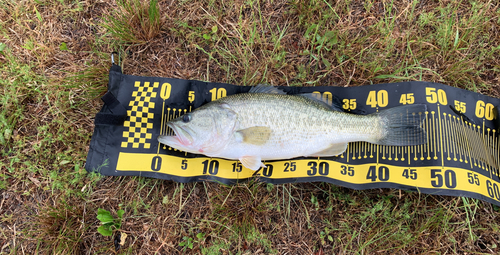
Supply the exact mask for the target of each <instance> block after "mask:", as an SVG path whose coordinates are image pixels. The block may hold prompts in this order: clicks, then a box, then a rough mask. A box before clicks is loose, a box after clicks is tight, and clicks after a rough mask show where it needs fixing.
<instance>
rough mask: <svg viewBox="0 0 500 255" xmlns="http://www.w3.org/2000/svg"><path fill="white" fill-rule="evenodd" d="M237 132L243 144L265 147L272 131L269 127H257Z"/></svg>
mask: <svg viewBox="0 0 500 255" xmlns="http://www.w3.org/2000/svg"><path fill="white" fill-rule="evenodd" d="M237 132H238V133H239V134H240V135H241V137H242V138H243V139H242V142H244V143H249V144H254V145H263V144H265V143H266V142H267V140H269V137H270V136H271V132H272V131H271V129H270V128H269V127H264V126H256V127H250V128H245V129H242V130H238V131H237Z"/></svg>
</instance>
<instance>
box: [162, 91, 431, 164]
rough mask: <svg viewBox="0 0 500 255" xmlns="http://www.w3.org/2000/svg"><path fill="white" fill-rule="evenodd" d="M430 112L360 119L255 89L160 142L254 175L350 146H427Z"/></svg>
mask: <svg viewBox="0 0 500 255" xmlns="http://www.w3.org/2000/svg"><path fill="white" fill-rule="evenodd" d="M334 101H335V100H334ZM426 110H427V107H426V105H425V104H412V105H403V106H396V107H393V108H389V109H386V110H382V111H380V112H376V113H372V114H368V115H358V114H352V113H347V112H344V111H343V110H342V108H341V105H337V104H336V103H333V104H332V106H330V105H329V104H327V103H326V102H324V101H322V100H319V99H316V98H315V97H314V95H313V94H312V93H310V94H295V95H290V94H286V93H285V92H284V91H282V90H279V89H277V88H275V87H273V86H265V85H257V86H254V87H252V88H251V89H250V91H249V92H248V93H240V94H234V95H230V96H227V97H223V98H220V99H217V100H215V101H212V102H209V103H207V104H205V105H202V106H201V107H199V108H196V109H195V110H193V111H192V112H189V113H186V114H184V115H182V116H180V117H178V118H176V119H173V120H171V121H168V122H167V126H168V127H169V128H171V129H172V130H173V135H160V136H158V141H159V142H160V143H162V144H165V145H167V146H170V147H172V148H175V149H178V150H181V151H185V152H189V153H195V154H203V155H206V156H208V157H216V158H225V159H230V160H239V161H240V162H241V163H242V165H243V166H244V167H246V168H248V169H251V170H254V171H255V170H258V169H260V168H261V167H265V165H264V164H263V163H262V161H263V160H264V161H265V160H280V159H291V158H296V157H333V156H338V155H340V154H342V153H343V152H344V151H346V149H347V146H348V143H350V142H358V141H364V142H369V143H373V144H378V145H394V146H409V145H419V144H424V143H426V142H427V135H426V132H425V130H424V129H423V128H422V121H423V119H424V118H425V116H426V114H425V112H426Z"/></svg>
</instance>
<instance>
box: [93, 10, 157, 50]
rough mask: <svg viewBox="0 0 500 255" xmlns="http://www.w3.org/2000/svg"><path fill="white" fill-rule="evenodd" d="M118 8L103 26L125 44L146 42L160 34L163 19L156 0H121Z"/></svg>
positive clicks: (105, 20) (106, 19)
mask: <svg viewBox="0 0 500 255" xmlns="http://www.w3.org/2000/svg"><path fill="white" fill-rule="evenodd" d="M117 4H118V10H116V11H114V12H112V13H111V14H109V15H108V16H107V17H106V18H105V19H104V23H103V24H102V26H103V27H104V28H106V29H107V30H108V31H109V33H111V35H112V36H113V37H115V38H118V39H120V40H121V42H122V43H125V44H144V43H147V42H149V41H150V40H152V39H153V38H155V37H156V36H158V35H159V34H160V28H161V19H160V10H159V8H158V2H157V1H156V0H150V1H149V3H148V1H142V0H119V1H117Z"/></svg>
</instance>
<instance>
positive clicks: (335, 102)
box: [298, 93, 344, 112]
mask: <svg viewBox="0 0 500 255" xmlns="http://www.w3.org/2000/svg"><path fill="white" fill-rule="evenodd" d="M317 95H320V94H316V95H315V94H314V93H304V94H298V96H302V97H307V98H309V99H311V100H313V101H316V102H318V103H321V104H322V105H323V106H325V107H326V108H328V109H332V110H334V111H339V112H343V111H344V110H343V109H342V101H340V99H339V98H338V97H336V96H334V95H332V102H331V104H332V105H330V104H329V102H328V101H326V100H325V99H324V98H322V97H320V98H318V97H317Z"/></svg>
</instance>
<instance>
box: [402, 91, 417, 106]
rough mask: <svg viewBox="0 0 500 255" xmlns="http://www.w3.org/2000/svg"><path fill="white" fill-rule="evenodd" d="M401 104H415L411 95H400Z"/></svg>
mask: <svg viewBox="0 0 500 255" xmlns="http://www.w3.org/2000/svg"><path fill="white" fill-rule="evenodd" d="M399 102H400V103H401V104H413V103H415V98H414V97H413V93H408V94H402V95H401V98H400V99H399Z"/></svg>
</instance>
